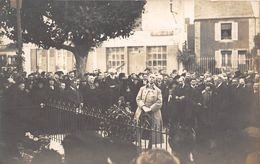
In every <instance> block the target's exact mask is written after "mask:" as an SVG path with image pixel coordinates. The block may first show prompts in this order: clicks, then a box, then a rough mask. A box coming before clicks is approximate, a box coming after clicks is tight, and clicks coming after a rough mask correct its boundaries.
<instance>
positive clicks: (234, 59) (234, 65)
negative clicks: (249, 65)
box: [231, 50, 238, 68]
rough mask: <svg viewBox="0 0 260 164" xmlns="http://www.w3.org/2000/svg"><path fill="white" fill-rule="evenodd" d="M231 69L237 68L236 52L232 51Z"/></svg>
mask: <svg viewBox="0 0 260 164" xmlns="http://www.w3.org/2000/svg"><path fill="white" fill-rule="evenodd" d="M231 60H232V68H237V67H238V53H237V50H233V51H232V54H231Z"/></svg>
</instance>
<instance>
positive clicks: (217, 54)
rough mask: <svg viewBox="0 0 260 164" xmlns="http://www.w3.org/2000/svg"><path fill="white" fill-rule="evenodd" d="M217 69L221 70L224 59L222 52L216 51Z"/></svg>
mask: <svg viewBox="0 0 260 164" xmlns="http://www.w3.org/2000/svg"><path fill="white" fill-rule="evenodd" d="M215 61H216V68H221V64H222V58H221V52H220V50H217V51H215Z"/></svg>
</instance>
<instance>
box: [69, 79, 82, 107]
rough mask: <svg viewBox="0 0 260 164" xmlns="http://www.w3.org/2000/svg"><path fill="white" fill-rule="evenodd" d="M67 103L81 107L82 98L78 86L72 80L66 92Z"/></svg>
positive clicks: (75, 81)
mask: <svg viewBox="0 0 260 164" xmlns="http://www.w3.org/2000/svg"><path fill="white" fill-rule="evenodd" d="M66 98H67V101H68V102H70V103H72V104H74V105H76V106H77V107H79V106H83V98H82V95H81V94H80V92H79V85H78V81H77V80H73V81H71V83H70V87H69V88H68V90H67V91H66Z"/></svg>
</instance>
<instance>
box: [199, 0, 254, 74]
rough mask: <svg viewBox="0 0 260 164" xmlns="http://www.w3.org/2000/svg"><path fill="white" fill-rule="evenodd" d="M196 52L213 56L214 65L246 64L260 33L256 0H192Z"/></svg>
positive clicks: (202, 55) (239, 65) (234, 65)
mask: <svg viewBox="0 0 260 164" xmlns="http://www.w3.org/2000/svg"><path fill="white" fill-rule="evenodd" d="M194 31H195V54H196V57H197V59H198V58H203V57H213V58H215V61H216V67H217V68H224V69H239V68H240V67H243V66H245V65H247V64H248V62H249V60H248V59H249V58H250V55H249V54H250V53H251V50H252V49H253V47H254V36H255V35H256V34H257V33H258V32H259V2H256V1H252V2H251V1H211V0H195V20H194Z"/></svg>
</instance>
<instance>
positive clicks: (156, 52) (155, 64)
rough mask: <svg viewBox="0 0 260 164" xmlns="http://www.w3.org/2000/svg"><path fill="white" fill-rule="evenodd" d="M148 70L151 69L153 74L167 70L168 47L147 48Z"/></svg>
mask: <svg viewBox="0 0 260 164" xmlns="http://www.w3.org/2000/svg"><path fill="white" fill-rule="evenodd" d="M146 61H147V64H146V66H147V68H150V69H151V70H152V71H153V72H156V71H159V70H161V69H162V70H166V68H167V55H166V46H152V47H147V56H146Z"/></svg>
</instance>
